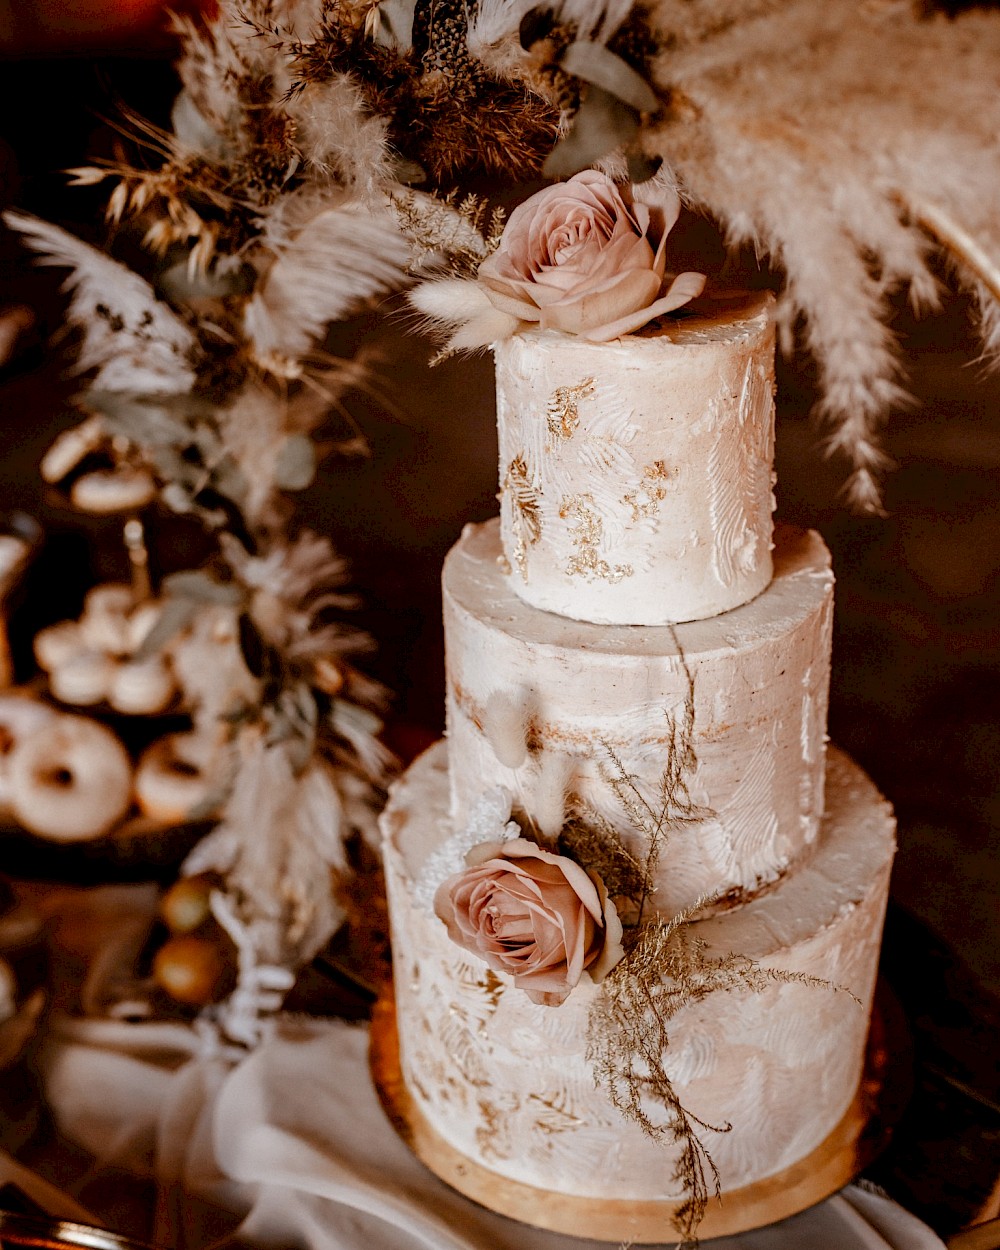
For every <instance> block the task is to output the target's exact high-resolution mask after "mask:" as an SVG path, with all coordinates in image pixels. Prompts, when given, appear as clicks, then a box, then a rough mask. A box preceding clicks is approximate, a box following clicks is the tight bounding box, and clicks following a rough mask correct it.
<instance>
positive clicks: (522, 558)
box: [500, 452, 542, 581]
mask: <svg viewBox="0 0 1000 1250" xmlns="http://www.w3.org/2000/svg"><path fill="white" fill-rule="evenodd" d="M500 493H501V495H506V496H507V497H508V498H509V500H510V503H511V508H512V517H513V529H514V550H513V551H512V552H511V555H512V556H513V559H514V563H515V564H516V565H517V569H518V572H519V573H520V574H521V576H522V577H523V578H524V580H525V581H527V580H528V548H529V547H533V546H534V545H535V543H537V542H538V540H539V539H540V538H541V536H542V512H541V498H542V497H541V492H540V491H539V490H538V487H537V486H535V484H534V483H533V482H532V480H531V470H530V468H529V466H528V461H527V459H526V458H525V456H524V453H523V452H521V453H519V454H518V455H516V456H515V457H514V459H513V460H512V461H511V462H510V464H509V465H508V466H507V472H506V474H505V475H504V479H503V483H502V485H501V487H500Z"/></svg>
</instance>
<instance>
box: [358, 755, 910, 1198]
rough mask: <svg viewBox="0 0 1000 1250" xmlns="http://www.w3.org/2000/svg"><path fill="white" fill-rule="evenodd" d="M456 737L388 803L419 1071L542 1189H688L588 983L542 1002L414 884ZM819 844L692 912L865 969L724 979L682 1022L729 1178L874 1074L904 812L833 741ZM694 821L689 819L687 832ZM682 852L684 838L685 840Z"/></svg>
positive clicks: (772, 1166) (717, 938)
mask: <svg viewBox="0 0 1000 1250" xmlns="http://www.w3.org/2000/svg"><path fill="white" fill-rule="evenodd" d="M447 789H448V787H447V753H446V750H445V748H444V746H443V745H439V746H437V747H434V748H432V750H431V751H430V752H428V753H427V754H426V755H425V756H424V757H423V758H422V759H421V760H419V761H418V762H417V764H416V765H414V766H413V767H412V768H411V769H410V771H409V772H408V773H407V775H406V777H405V778H404V779H403V781H402V782H400V783H399V784H398V785H397V787H396V788H395V792H394V794H393V797H392V800H391V802H390V805H389V807H388V808H387V811H386V814H385V816H384V818H383V831H384V835H385V863H386V876H387V881H388V887H389V898H390V907H391V915H392V926H393V960H394V968H395V974H394V979H395V992H396V1006H397V1013H398V1018H399V1032H400V1042H401V1058H402V1067H403V1073H404V1079H405V1080H406V1084H407V1087H408V1089H409V1091H410V1093H411V1095H412V1096H413V1097H414V1099H416V1101H417V1104H418V1106H419V1108H420V1110H421V1111H422V1112H423V1114H424V1116H425V1117H426V1118H427V1119H428V1120H429V1121H430V1123H431V1125H432V1126H433V1127H434V1128H435V1129H436V1130H437V1131H438V1133H439V1134H440V1135H441V1136H442V1137H444V1138H445V1139H446V1140H447V1141H448V1142H450V1143H451V1144H452V1145H453V1146H455V1147H456V1148H457V1149H458V1150H460V1151H461V1152H463V1153H464V1154H465V1155H467V1156H468V1157H469V1158H470V1159H472V1160H474V1161H475V1162H477V1163H479V1164H481V1165H483V1166H484V1167H487V1168H490V1169H492V1170H493V1171H495V1172H497V1173H499V1174H500V1175H502V1176H507V1177H511V1178H513V1179H515V1180H518V1181H522V1182H525V1183H527V1184H530V1185H534V1186H536V1187H538V1188H541V1189H549V1190H554V1191H557V1192H561V1193H567V1194H578V1195H584V1196H587V1197H591V1198H600V1197H614V1198H629V1197H634V1198H636V1199H656V1198H677V1197H679V1196H680V1194H679V1191H678V1188H677V1185H676V1182H674V1181H673V1180H672V1173H673V1163H674V1157H673V1153H672V1151H673V1149H674V1148H673V1147H672V1146H671V1145H670V1143H669V1142H662V1141H661V1142H656V1143H654V1142H652V1141H650V1140H649V1139H648V1138H647V1137H646V1136H645V1135H644V1134H643V1133H642V1132H641V1131H640V1130H639V1129H638V1128H636V1127H635V1126H634V1125H632V1124H629V1123H627V1122H625V1121H624V1120H623V1119H622V1118H621V1117H620V1115H619V1114H618V1113H617V1112H616V1111H615V1110H614V1108H613V1107H612V1106H611V1105H610V1103H609V1102H608V1100H607V1098H606V1096H605V1094H604V1092H603V1091H602V1090H601V1089H600V1088H598V1087H595V1083H594V1079H593V1074H592V1070H591V1065H590V1063H589V1062H588V1061H587V1059H586V1044H587V1043H586V1039H587V1016H588V1011H589V1008H590V1005H591V1003H592V1002H593V998H594V995H595V994H597V993H599V992H600V990H599V989H598V988H597V987H595V986H593V985H591V984H583V983H581V985H579V986H578V987H577V988H576V989H575V990H574V991H573V992H572V994H571V995H570V997H569V998H568V1000H567V1001H566V1002H565V1003H564V1004H562V1006H560V1007H556V1008H552V1007H541V1006H536V1005H535V1004H533V1003H531V1002H530V1000H529V999H528V997H527V995H526V994H524V993H522V992H521V991H519V990H516V989H514V988H513V987H512V986H511V985H510V983H509V981H508V979H507V978H505V977H504V976H503V975H499V974H495V973H493V972H491V971H490V970H489V969H487V967H486V966H485V965H484V964H482V963H480V962H479V961H477V960H476V959H475V958H474V957H473V956H471V955H469V954H468V953H466V952H465V951H463V950H462V949H461V948H459V947H458V946H456V945H455V944H454V943H452V942H451V941H450V940H449V938H448V936H447V933H446V931H445V926H444V924H443V923H442V922H441V921H440V920H438V919H437V917H436V916H435V915H434V914H433V912H432V911H431V909H430V907H429V906H428V905H427V903H426V902H423V903H418V902H416V901H415V898H414V884H415V882H416V881H417V880H418V879H419V877H420V875H421V872H422V870H423V866H424V865H425V863H426V862H427V860H428V859H429V858H431V857H432V856H433V855H434V853H435V851H436V850H438V849H439V848H440V846H441V844H442V843H444V842H445V841H446V840H447V839H448V838H449V837H451V836H452V835H453V828H454V826H453V824H452V821H451V819H450V817H449V815H448V810H447V806H448V800H447ZM827 794H828V811H827V814H826V816H825V818H824V821H823V827H822V831H821V834H820V837H819V838H818V840H817V842H816V845H815V847H814V848H813V850H812V851H811V853H810V854H809V855H808V857H807V858H805V859H804V860H803V861H802V862H800V863H799V864H797V865H796V866H795V867H794V868H793V870H792V872H791V873H790V874H789V875H788V876H787V877H786V878H785V880H783V881H782V882H781V883H780V884H779V885H778V886H777V887H776V889H775V890H774V891H772V892H771V893H769V894H767V895H766V896H764V897H761V898H758V899H756V900H754V901H753V902H750V903H748V904H747V905H746V906H744V907H742V908H739V909H737V910H735V911H730V912H725V913H722V914H719V915H716V916H714V917H712V918H710V919H707V920H704V921H702V922H700V923H698V924H697V925H696V926H695V929H694V932H695V935H696V936H697V937H699V938H702V939H703V940H704V941H706V942H707V943H708V944H709V947H710V948H711V949H712V950H714V951H716V952H718V953H720V954H721V953H727V952H730V951H734V952H737V953H739V954H742V955H746V956H748V957H750V958H753V959H755V960H758V961H759V962H760V963H761V964H762V965H764V966H766V967H773V968H779V969H784V970H786V971H788V972H794V973H804V974H807V975H809V976H814V977H820V978H823V979H825V980H827V981H829V982H831V983H832V984H834V985H837V986H843V987H845V988H846V989H849V990H850V991H851V993H853V994H854V995H855V996H856V997H857V999H859V1000H860V1005H859V1003H858V1002H856V1001H855V1000H854V999H853V998H852V997H851V996H850V995H849V994H847V993H843V992H838V991H835V990H833V989H829V988H825V987H815V986H806V985H801V984H775V985H774V986H773V987H772V988H769V989H767V990H766V991H764V992H763V993H761V994H754V993H749V992H745V991H724V992H717V993H715V994H713V995H710V996H709V997H708V998H706V999H704V1000H703V1001H702V1002H700V1003H698V1004H696V1005H692V1006H690V1007H688V1008H685V1009H683V1010H682V1011H681V1013H680V1014H678V1015H677V1016H676V1017H675V1018H674V1020H673V1021H672V1022H671V1025H670V1029H669V1032H670V1045H669V1050H668V1054H667V1066H668V1068H669V1071H670V1073H671V1077H672V1079H673V1081H674V1083H675V1087H676V1088H677V1090H678V1092H679V1094H680V1097H681V1101H682V1103H683V1105H684V1107H685V1108H686V1109H687V1110H688V1111H690V1112H691V1113H692V1114H694V1115H696V1116H698V1117H699V1118H700V1119H701V1120H703V1121H705V1122H706V1123H709V1124H716V1125H721V1124H724V1123H727V1122H728V1123H730V1124H731V1125H732V1131H731V1132H728V1133H717V1132H712V1131H710V1130H703V1131H702V1132H701V1135H702V1138H703V1141H704V1143H705V1145H706V1146H707V1147H708V1149H709V1151H710V1152H711V1155H712V1158H713V1160H714V1161H715V1163H716V1165H717V1167H718V1168H719V1172H720V1174H721V1180H722V1185H723V1188H724V1189H733V1188H738V1187H740V1186H743V1185H747V1184H750V1183H751V1182H753V1181H755V1180H758V1179H761V1178H763V1177H766V1176H768V1175H771V1174H773V1173H775V1172H778V1171H780V1170H781V1169H783V1168H785V1167H788V1166H789V1165H791V1164H792V1163H794V1162H796V1161H797V1160H799V1159H801V1158H802V1157H803V1156H804V1155H806V1154H807V1153H808V1152H809V1151H810V1150H812V1149H813V1148H814V1147H815V1146H817V1145H818V1144H819V1143H820V1142H821V1141H822V1140H823V1139H824V1138H825V1137H826V1135H827V1134H828V1133H829V1132H831V1131H832V1129H833V1128H834V1127H835V1125H836V1124H837V1123H838V1121H839V1119H840V1117H841V1116H842V1115H843V1113H844V1111H845V1110H846V1108H847V1107H848V1105H849V1103H850V1102H851V1099H852V1097H853V1096H854V1093H855V1090H856V1089H857V1086H858V1081H859V1078H860V1074H861V1066H862V1060H863V1054H864V1046H865V1037H866V1034H867V1029H868V1019H869V1014H870V1010H871V999H872V991H873V986H874V981H875V972H876V966H877V962H878V950H879V941H880V935H881V927H882V919H883V913H884V909H885V902H886V896H887V892H888V881H889V870H890V866H891V862H892V854H893V827H894V826H893V820H892V816H891V812H890V810H889V808H888V805H887V804H886V803H885V801H884V800H883V799H881V798H880V796H879V795H878V793H877V792H876V790H875V789H874V787H873V786H872V784H871V782H869V781H868V779H867V778H866V777H865V776H864V774H863V773H862V772H861V771H860V770H859V769H858V768H857V767H856V766H855V765H853V764H852V763H851V762H850V761H849V760H848V759H847V758H846V757H845V756H843V755H841V754H840V753H838V752H832V753H831V758H830V775H829V778H828V783H827ZM682 836H683V835H678V837H682ZM668 857H669V852H668Z"/></svg>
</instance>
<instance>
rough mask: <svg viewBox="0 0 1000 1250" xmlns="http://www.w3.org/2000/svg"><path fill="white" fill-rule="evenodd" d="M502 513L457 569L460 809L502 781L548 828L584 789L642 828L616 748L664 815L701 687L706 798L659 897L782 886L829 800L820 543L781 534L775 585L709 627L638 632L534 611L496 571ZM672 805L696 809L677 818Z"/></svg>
mask: <svg viewBox="0 0 1000 1250" xmlns="http://www.w3.org/2000/svg"><path fill="white" fill-rule="evenodd" d="M498 554H499V539H498V535H497V526H496V522H495V521H494V522H487V523H486V524H485V525H477V526H472V525H470V526H466V529H465V531H464V533H463V535H462V538H461V540H460V541H459V542H458V543H457V544H456V546H455V547H454V548H453V549H452V551H451V553H450V554H449V556H448V559H447V561H446V563H445V570H444V579H443V581H444V616H445V638H446V653H447V654H446V663H447V686H448V690H447V720H448V739H449V744H450V746H449V749H450V756H451V816H452V818H453V819H454V820H455V822H456V824H458V825H461V824H462V823H463V822H464V821H465V820H466V818H467V816H468V813H469V811H470V809H471V808H472V806H473V805H474V803H475V802H476V800H477V799H478V798H479V796H480V795H481V794H482V793H483V792H484V791H486V790H488V789H490V788H491V787H492V786H497V785H499V786H503V787H505V788H506V789H507V790H509V791H510V793H511V795H512V796H513V800H514V806H515V808H520V809H523V810H524V811H526V812H529V813H531V815H532V817H533V818H534V819H535V820H536V821H537V822H538V823H539V824H540V826H541V827H542V830H543V832H546V833H554V832H556V831H557V830H558V829H559V827H560V826H561V824H562V821H563V817H564V812H565V810H566V803H567V801H568V797H569V796H570V795H575V796H577V797H578V798H579V800H580V801H581V802H582V803H583V804H584V805H585V806H587V807H589V808H591V809H594V810H596V811H598V812H600V813H601V814H602V815H603V816H605V817H606V819H608V820H610V821H611V823H612V824H613V825H615V826H616V827H617V828H619V829H620V830H622V831H623V832H624V833H625V834H626V836H628V834H629V822H628V820H627V818H626V815H625V812H624V811H623V808H622V804H621V802H620V800H619V799H618V798H617V797H616V795H615V792H614V790H613V788H612V786H611V785H610V784H609V782H608V774H609V771H610V772H612V773H613V772H614V771H616V767H617V766H616V765H614V763H613V759H612V753H613V755H614V756H615V757H617V759H618V760H619V761H620V763H621V764H622V765H623V766H624V768H625V769H626V771H627V772H628V773H629V774H630V775H632V776H633V778H634V779H635V783H636V785H637V786H638V787H639V789H640V790H641V791H642V792H643V794H644V795H645V796H646V797H647V798H648V799H649V801H650V803H651V804H652V805H653V806H654V807H657V806H658V803H659V800H658V791H659V787H660V782H661V778H662V776H663V772H664V767H665V764H666V762H667V753H668V751H669V742H670V738H671V734H672V732H673V728H674V727H675V726H679V725H680V723H681V722H682V721H683V715H684V707H685V701H686V699H687V698H688V696H689V692H691V694H692V696H693V712H694V725H693V733H692V735H691V741H690V745H691V747H692V749H693V752H694V755H695V756H696V758H697V765H696V767H695V768H694V770H693V772H692V773H691V775H690V778H689V781H688V791H689V793H688V797H689V800H690V803H691V805H692V806H693V807H694V808H697V809H699V810H697V811H695V812H688V813H687V819H686V820H685V822H684V823H683V825H682V826H681V827H680V829H679V831H678V833H677V835H676V837H675V838H674V841H673V843H672V845H671V851H670V856H669V862H667V860H664V861H663V863H662V869H661V871H660V874H659V877H658V880H657V884H658V893H657V896H656V902H657V905H658V906H659V907H660V908H661V909H662V910H664V911H666V912H667V913H668V914H672V913H673V912H675V911H679V910H682V909H684V908H687V907H690V906H691V905H692V904H693V903H695V902H697V901H698V900H699V899H703V898H705V897H706V896H715V895H718V894H725V893H727V892H732V893H733V894H734V895H735V896H736V897H737V899H738V898H740V897H743V896H745V895H747V894H752V893H755V892H756V891H757V890H759V889H760V888H761V887H762V886H764V885H766V884H768V883H771V882H773V881H775V880H777V879H778V878H779V877H780V876H781V874H782V873H783V872H784V871H786V870H787V868H788V865H789V864H790V863H792V862H793V861H794V859H795V858H796V857H797V856H799V855H801V854H802V852H803V851H804V849H805V848H806V847H807V846H808V845H809V844H810V843H811V842H812V840H813V838H814V837H815V835H816V831H817V829H818V826H819V819H820V814H821V812H822V810H823V763H824V743H825V738H826V711H827V689H828V684H829V671H830V629H831V617H832V606H833V575H832V573H831V571H830V561H829V553H828V552H827V550H826V547H825V546H824V544H823V541H822V539H821V538H820V537H819V535H817V534H815V533H811V532H806V531H803V530H795V529H791V528H789V527H779V529H778V531H777V533H776V547H775V553H774V556H775V559H774V569H775V575H774V579H773V581H772V582H771V584H770V586H769V587H768V588H767V590H766V591H764V593H763V594H761V595H759V596H758V597H757V598H756V599H754V600H753V601H752V602H751V603H748V604H745V605H744V606H743V607H741V608H737V609H735V610H734V611H732V612H728V613H726V614H725V615H723V616H717V617H713V618H712V619H710V620H707V621H692V622H689V623H687V624H683V625H678V626H661V627H646V628H639V627H636V626H599V625H595V624H590V623H587V622H581V621H573V620H569V619H567V618H565V617H561V616H556V615H554V614H552V613H548V612H540V611H538V610H537V609H535V608H531V607H529V606H528V605H526V604H524V603H523V602H522V601H521V599H520V598H519V596H518V595H516V594H514V593H513V591H512V588H511V586H510V583H509V581H508V579H506V578H505V577H504V576H503V574H502V572H501V571H500V569H499V568H498V566H497V556H498ZM672 814H673V815H675V816H676V815H683V814H684V813H678V812H676V811H674V812H673V813H672Z"/></svg>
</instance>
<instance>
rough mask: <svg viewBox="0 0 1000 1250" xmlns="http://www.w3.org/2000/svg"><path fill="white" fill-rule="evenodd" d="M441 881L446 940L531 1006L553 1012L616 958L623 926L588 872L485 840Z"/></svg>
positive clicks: (521, 845) (536, 851) (528, 847)
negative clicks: (508, 981) (499, 975)
mask: <svg viewBox="0 0 1000 1250" xmlns="http://www.w3.org/2000/svg"><path fill="white" fill-rule="evenodd" d="M466 862H467V864H468V867H467V868H466V869H465V870H464V871H463V872H459V873H456V874H455V875H454V876H452V877H449V878H448V879H447V880H446V881H443V882H442V883H441V885H440V886H439V887H438V890H437V893H436V894H435V896H434V911H435V913H436V915H437V916H438V917H439V918H440V919H441V920H443V921H444V923H445V925H446V926H447V928H448V936H449V937H450V938H451V939H452V941H453V942H456V943H457V944H458V945H459V946H461V947H463V948H464V949H465V950H468V951H471V952H472V954H474V955H478V956H479V958H480V959H482V960H484V961H485V962H486V963H487V964H488V965H489V966H490V967H491V968H492V969H493V970H494V972H505V973H507V974H508V975H509V976H511V977H513V979H514V985H515V986H516V987H517V988H518V989H521V990H524V991H525V992H526V993H527V995H528V997H529V998H530V999H531V1001H532V1002H534V1003H540V1004H542V1005H544V1006H547V1007H557V1006H558V1005H559V1004H560V1003H562V1002H564V1001H565V999H566V998H567V997H568V996H569V993H570V990H572V989H573V987H574V986H575V985H577V984H579V982H580V981H581V979H582V978H583V977H584V976H585V975H586V976H589V978H590V979H591V980H592V981H601V980H603V978H604V977H605V976H606V975H607V973H608V972H610V970H611V969H612V968H613V967H614V966H615V964H616V963H618V961H619V960H620V959H621V958H622V956H623V955H624V953H625V951H624V948H623V946H622V926H621V922H620V920H619V919H618V913H617V911H616V910H615V905H614V903H613V902H612V901H611V900H610V899H609V898H608V894H607V890H606V889H605V888H604V884H603V882H602V881H601V880H600V878H598V877H597V876H596V875H595V874H593V873H589V872H587V870H586V869H584V868H581V866H580V865H579V864H578V863H576V862H575V860H572V859H568V858H567V857H566V856H565V855H556V854H553V853H552V852H551V851H546V850H543V849H542V847H540V846H537V845H536V844H535V843H534V842H529V841H528V840H527V839H525V838H513V839H511V840H510V841H507V842H485V843H483V844H481V845H480V846H476V847H473V849H472V850H471V851H470V852H469V854H468V855H467V856H466Z"/></svg>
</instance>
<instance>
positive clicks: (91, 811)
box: [0, 691, 217, 843]
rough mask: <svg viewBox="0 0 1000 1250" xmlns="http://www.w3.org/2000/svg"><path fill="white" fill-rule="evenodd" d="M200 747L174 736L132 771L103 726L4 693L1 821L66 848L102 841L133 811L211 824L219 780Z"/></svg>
mask: <svg viewBox="0 0 1000 1250" xmlns="http://www.w3.org/2000/svg"><path fill="white" fill-rule="evenodd" d="M200 747H201V740H200V739H198V738H196V736H195V735H194V734H168V735H166V736H165V737H162V738H159V739H157V740H156V741H155V742H153V743H152V745H151V746H149V747H148V748H147V749H146V751H145V752H144V753H143V754H142V756H141V757H140V759H139V763H138V766H133V763H132V759H131V757H130V755H129V753H128V751H127V750H126V749H125V746H124V745H123V743H122V741H121V739H120V738H119V737H118V735H117V734H115V733H114V732H113V731H112V730H111V729H109V728H108V727H107V726H106V725H103V724H102V723H101V722H100V721H98V720H95V719H93V718H92V717H89V716H81V715H77V714H71V713H67V712H62V711H60V710H58V709H56V708H54V707H52V706H51V705H49V704H47V703H42V702H40V701H38V700H37V699H35V698H33V697H31V696H30V695H29V694H27V693H24V692H16V691H12V692H8V693H6V694H0V817H5V818H6V819H7V820H12V821H13V822H15V823H16V824H18V825H20V826H22V827H23V828H25V829H27V830H29V831H30V832H31V833H33V834H36V835H37V836H39V837H42V838H46V839H48V840H50V841H53V842H62V843H70V842H85V841H91V840H94V839H97V838H100V837H103V836H104V835H105V834H108V833H110V832H112V830H114V829H115V827H116V826H118V825H120V824H121V823H122V822H123V821H124V820H125V818H126V817H127V816H128V815H129V814H130V813H132V812H134V811H135V812H137V813H138V814H140V815H142V816H145V817H147V818H148V820H149V821H151V822H152V823H153V824H155V825H157V826H162V827H169V826H173V825H178V824H182V823H184V822H185V821H186V820H189V819H193V818H199V819H200V818H205V817H207V816H208V815H210V814H211V812H210V808H211V798H212V795H213V794H214V793H215V791H216V786H217V781H216V778H215V776H214V773H213V770H212V768H211V767H210V766H209V765H208V764H207V763H206V756H205V753H204V752H203V751H201V750H200Z"/></svg>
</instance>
